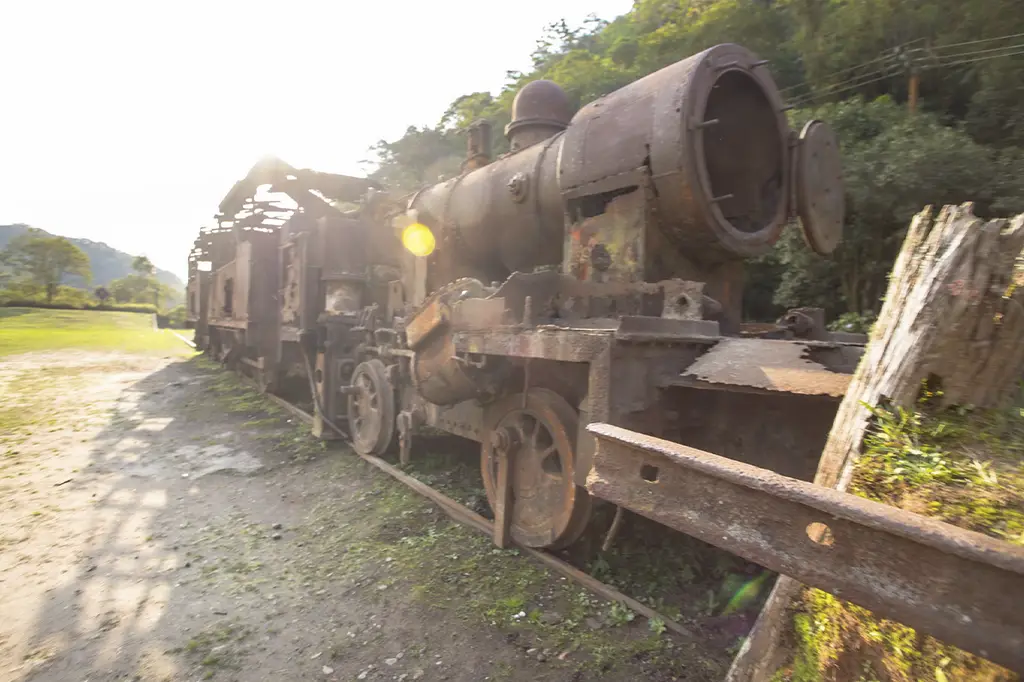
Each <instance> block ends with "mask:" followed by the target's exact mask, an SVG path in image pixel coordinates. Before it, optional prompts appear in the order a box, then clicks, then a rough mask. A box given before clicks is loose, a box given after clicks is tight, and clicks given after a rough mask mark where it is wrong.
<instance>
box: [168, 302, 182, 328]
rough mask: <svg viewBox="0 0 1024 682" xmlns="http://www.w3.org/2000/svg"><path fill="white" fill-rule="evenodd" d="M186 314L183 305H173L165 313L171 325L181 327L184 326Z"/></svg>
mask: <svg viewBox="0 0 1024 682" xmlns="http://www.w3.org/2000/svg"><path fill="white" fill-rule="evenodd" d="M186 315H187V312H186V310H185V306H183V305H179V306H175V307H174V308H171V310H170V311H169V312H168V313H167V321H168V322H169V323H170V326H171V327H173V328H177V329H181V328H183V327H184V326H185V317H186Z"/></svg>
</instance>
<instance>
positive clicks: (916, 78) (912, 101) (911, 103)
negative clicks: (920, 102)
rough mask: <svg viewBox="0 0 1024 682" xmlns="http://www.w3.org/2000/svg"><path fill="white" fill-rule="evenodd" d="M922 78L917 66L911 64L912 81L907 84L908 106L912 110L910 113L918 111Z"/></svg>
mask: <svg viewBox="0 0 1024 682" xmlns="http://www.w3.org/2000/svg"><path fill="white" fill-rule="evenodd" d="M920 80H921V77H920V75H919V74H918V72H917V68H915V67H913V66H911V67H910V83H908V85H907V91H908V95H907V108H908V109H909V110H910V113H912V114H913V113H915V112H916V111H917V88H918V85H919V84H920Z"/></svg>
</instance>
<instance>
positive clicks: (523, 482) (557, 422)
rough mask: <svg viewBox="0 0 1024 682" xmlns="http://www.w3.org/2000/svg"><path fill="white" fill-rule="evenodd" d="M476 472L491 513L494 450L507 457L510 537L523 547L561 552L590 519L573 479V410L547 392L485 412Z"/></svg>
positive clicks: (495, 468) (519, 396) (584, 496)
mask: <svg viewBox="0 0 1024 682" xmlns="http://www.w3.org/2000/svg"><path fill="white" fill-rule="evenodd" d="M489 416H490V417H492V418H491V419H490V420H489V425H490V428H489V429H488V431H487V433H486V437H485V439H484V443H483V447H482V452H481V457H480V467H481V470H482V474H483V479H484V489H485V490H486V491H487V500H488V501H489V502H490V504H491V509H494V507H495V499H496V490H495V489H496V483H497V478H498V453H497V449H498V448H500V447H505V448H507V449H508V451H509V453H510V455H511V457H512V462H511V468H510V472H511V477H512V495H513V502H512V523H511V533H512V538H513V539H514V540H515V541H516V542H518V543H520V544H522V545H525V546H526V547H537V548H545V549H562V548H564V547H567V546H568V545H570V544H572V543H573V542H574V541H575V540H576V539H577V538H578V537H579V536H580V535H581V534H582V533H583V530H584V529H585V528H586V525H587V522H588V521H589V520H590V506H591V499H590V494H589V493H588V492H587V490H586V489H585V488H582V487H580V486H577V485H576V483H575V481H574V480H573V476H574V473H575V463H576V426H577V422H578V419H577V416H576V411H575V410H574V409H573V408H572V406H570V405H569V403H567V402H566V401H565V400H564V399H563V398H562V397H561V396H559V395H558V394H557V393H555V392H554V391H549V390H547V389H541V388H535V389H531V390H530V391H529V392H528V393H527V395H526V406H525V408H524V407H523V395H522V394H521V393H520V394H516V395H512V396H508V397H507V398H505V399H503V400H501V401H499V402H498V404H497V405H495V406H494V407H493V408H491V410H489Z"/></svg>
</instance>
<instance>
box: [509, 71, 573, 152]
mask: <svg viewBox="0 0 1024 682" xmlns="http://www.w3.org/2000/svg"><path fill="white" fill-rule="evenodd" d="M571 120H572V106H571V105H570V104H569V97H568V96H567V95H566V94H565V91H564V90H562V88H561V87H559V85H558V84H557V83H554V82H552V81H545V80H540V81H533V82H531V83H527V84H526V85H525V86H523V89H522V90H520V91H519V92H518V93H517V94H516V98H515V99H514V100H512V122H511V123H509V124H508V126H506V127H505V137H507V138H508V142H509V148H510V150H511V151H513V152H515V151H519V150H520V149H525V148H526V147H530V146H532V145H535V144H537V143H538V142H542V141H544V140H546V139H548V138H549V137H551V136H552V135H555V134H557V133H559V132H561V131H563V130H565V129H566V128H567V127H568V126H569V122H570V121H571Z"/></svg>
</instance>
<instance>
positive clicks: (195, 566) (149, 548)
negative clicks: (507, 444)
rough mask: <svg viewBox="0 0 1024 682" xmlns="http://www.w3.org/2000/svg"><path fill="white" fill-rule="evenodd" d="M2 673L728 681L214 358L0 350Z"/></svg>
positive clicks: (698, 657)
mask: <svg viewBox="0 0 1024 682" xmlns="http://www.w3.org/2000/svg"><path fill="white" fill-rule="evenodd" d="M0 434H2V435H0V448H2V452H3V458H2V460H0V467H2V469H0V529H2V530H0V614H3V618H2V619H0V680H12V681H13V680H91V681H95V680H122V679H125V680H175V681H177V680H197V679H218V680H220V679H223V680H247V681H248V680H254V681H255V680H275V681H280V680H299V679H303V680H307V679H314V680H315V679H323V680H362V679H380V680H416V679H424V680H467V681H468V680H485V679H493V680H541V679H547V680H563V679H564V680H568V679H575V680H584V679H623V680H624V679H635V678H636V677H638V676H644V677H647V678H648V679H676V678H677V676H679V675H681V674H682V673H683V671H684V670H685V671H686V674H685V676H684V677H683V679H693V680H700V679H715V678H716V677H718V676H719V675H720V673H721V661H716V660H714V659H713V658H709V657H706V656H704V655H703V653H702V652H700V651H696V650H694V649H693V648H692V647H690V646H688V645H686V644H683V643H679V642H673V641H672V640H670V639H669V638H668V637H667V636H665V635H660V634H658V633H652V632H651V631H650V630H649V629H648V627H647V624H646V623H640V622H638V621H639V619H637V621H633V622H629V621H631V620H632V619H631V618H630V615H629V614H626V613H624V612H623V611H622V610H621V609H615V608H611V607H610V606H609V605H607V604H603V603H600V602H599V601H597V600H596V599H593V598H591V597H590V596H589V595H588V594H587V593H585V592H583V591H582V590H579V589H577V588H575V587H573V586H571V585H569V584H567V583H566V582H565V581H564V580H562V579H559V578H555V577H552V576H551V575H549V574H548V573H546V572H545V571H543V570H541V569H540V568H538V567H537V566H535V565H534V564H532V563H531V562H530V561H528V560H526V559H525V558H523V557H519V556H515V552H506V551H500V550H496V549H494V548H493V547H492V546H490V545H489V544H488V542H487V540H486V539H485V538H482V537H479V536H475V535H473V534H472V533H470V532H469V531H467V530H464V529H462V528H460V527H458V526H455V525H453V524H451V523H450V522H449V521H448V520H447V519H446V518H444V517H443V516H441V515H440V513H439V512H438V511H437V510H436V509H435V508H433V507H432V506H431V505H429V504H427V503H425V502H423V501H422V500H421V499H420V498H418V497H415V496H414V495H412V494H411V493H407V492H406V491H405V489H404V488H402V487H401V486H398V485H397V484H394V483H392V482H391V481H390V480H389V479H387V478H386V477H383V476H382V475H380V474H379V473H377V472H375V471H373V470H372V469H370V468H369V467H367V466H366V465H364V464H363V463H362V462H361V461H359V460H358V459H357V458H354V457H352V456H351V455H349V454H347V453H345V452H344V450H343V449H340V448H325V447H324V446H323V445H322V444H320V443H319V442H317V441H314V440H313V439H312V438H311V437H309V436H308V435H307V434H306V429H305V428H304V427H302V426H300V425H298V424H294V423H291V422H290V421H289V420H288V417H287V415H284V414H282V413H279V412H278V413H275V412H274V408H273V407H272V406H268V403H267V402H266V401H264V400H263V399H262V398H261V397H260V396H257V395H255V394H254V393H252V392H251V391H248V390H247V389H245V388H244V387H242V386H241V385H240V384H238V382H237V380H236V379H234V378H233V377H232V376H230V375H227V374H225V373H223V372H220V371H219V370H218V369H216V368H214V367H212V366H209V365H206V364H204V363H203V362H202V361H200V360H196V359H193V360H187V361H183V360H182V359H180V358H173V357H164V358H152V357H149V358H147V357H144V356H131V355H111V354H102V353H76V352H64V353H59V354H48V355H42V354H33V355H23V356H15V357H13V358H6V359H4V360H0Z"/></svg>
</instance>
